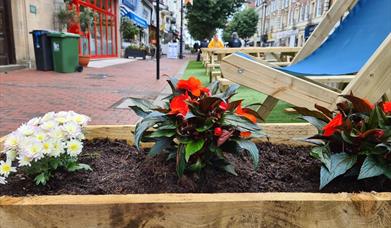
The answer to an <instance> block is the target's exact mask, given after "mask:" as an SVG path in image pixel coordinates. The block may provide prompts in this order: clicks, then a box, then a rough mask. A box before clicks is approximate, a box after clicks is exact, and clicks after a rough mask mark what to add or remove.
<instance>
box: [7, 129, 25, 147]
mask: <svg viewBox="0 0 391 228" xmlns="http://www.w3.org/2000/svg"><path fill="white" fill-rule="evenodd" d="M20 138H21V137H20V135H19V134H18V133H17V132H13V133H11V134H9V135H8V136H7V138H6V139H5V141H4V147H5V148H7V149H10V148H16V147H17V146H18V144H19V142H20Z"/></svg>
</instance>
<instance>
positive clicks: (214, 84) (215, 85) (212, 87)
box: [208, 80, 220, 95]
mask: <svg viewBox="0 0 391 228" xmlns="http://www.w3.org/2000/svg"><path fill="white" fill-rule="evenodd" d="M219 84H220V83H219V81H217V80H216V81H213V82H212V83H210V84H209V86H208V89H209V91H210V93H211V94H212V95H215V94H216V93H217V91H218V90H219Z"/></svg>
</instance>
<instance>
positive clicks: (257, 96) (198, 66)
mask: <svg viewBox="0 0 391 228" xmlns="http://www.w3.org/2000/svg"><path fill="white" fill-rule="evenodd" d="M192 75H193V76H196V77H197V78H198V79H200V80H201V81H202V83H203V85H205V86H206V85H208V84H209V77H208V76H207V75H206V72H205V68H204V67H203V66H202V63H201V62H197V61H190V62H189V64H188V66H187V68H186V71H185V73H184V75H183V79H187V78H189V77H190V76H192ZM233 99H234V100H239V99H244V101H243V105H248V104H252V103H260V102H261V103H262V102H263V101H264V100H265V99H266V95H264V94H262V93H259V92H257V91H255V90H253V89H250V88H247V87H244V86H241V87H240V88H239V89H238V94H236V95H235V96H234V97H233ZM289 107H291V106H290V105H289V104H287V103H285V102H282V101H280V102H278V104H277V106H276V107H275V108H274V109H273V111H272V113H271V114H270V115H269V116H268V118H267V119H266V122H268V123H296V122H303V121H302V120H300V119H299V118H298V115H296V114H290V113H286V112H285V111H284V109H286V108H289ZM256 108H257V107H256Z"/></svg>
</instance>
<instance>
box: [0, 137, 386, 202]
mask: <svg viewBox="0 0 391 228" xmlns="http://www.w3.org/2000/svg"><path fill="white" fill-rule="evenodd" d="M258 146H259V149H260V151H261V153H260V168H259V169H258V170H257V171H254V170H253V168H252V163H251V160H250V158H249V157H248V156H246V155H244V154H243V155H241V156H239V157H234V156H229V159H230V161H231V162H232V163H234V164H235V166H236V170H237V173H238V174H239V176H233V175H230V174H228V173H225V172H222V171H219V170H214V169H211V168H209V169H207V170H206V171H205V173H204V175H201V176H198V175H190V176H187V177H185V178H183V179H181V180H180V181H178V178H177V176H176V172H175V161H172V160H171V161H166V156H165V155H162V156H158V157H155V158H150V157H148V156H147V155H146V152H138V151H137V150H136V149H135V148H133V147H130V146H128V145H127V144H126V142H121V141H115V142H112V141H109V140H95V141H88V142H86V143H85V146H84V152H83V153H82V157H81V162H83V163H86V164H89V165H91V167H92V168H93V170H94V171H93V172H77V173H66V172H58V173H57V174H56V175H55V177H54V178H52V179H51V180H50V181H49V183H48V184H47V185H46V186H36V185H35V184H34V181H33V180H32V179H31V178H29V177H27V176H23V175H21V174H18V175H14V176H13V177H11V178H9V179H8V181H9V183H8V184H6V185H0V195H14V196H24V195H58V194H82V195H83V194H131V193H188V192H194V193H198V192H203V193H212V192H319V190H318V188H319V170H320V163H319V162H318V161H317V160H315V159H313V158H311V157H310V156H309V150H310V148H309V147H300V146H296V147H292V146H288V145H275V144H271V143H262V144H259V145H258ZM360 191H378V192H381V191H391V181H390V180H385V179H383V178H381V177H380V178H379V177H378V178H371V179H367V180H362V181H357V180H355V179H354V178H353V177H352V178H346V177H343V178H337V179H336V180H335V181H333V182H332V183H331V184H329V185H328V186H327V187H326V188H325V189H323V190H322V192H360Z"/></svg>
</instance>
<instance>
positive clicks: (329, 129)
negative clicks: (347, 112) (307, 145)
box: [323, 113, 343, 137]
mask: <svg viewBox="0 0 391 228" xmlns="http://www.w3.org/2000/svg"><path fill="white" fill-rule="evenodd" d="M342 124H343V116H342V114H341V113H338V114H337V115H336V116H335V117H334V119H332V120H331V121H330V122H329V123H328V124H327V125H326V126H324V127H323V131H324V132H323V136H326V137H328V136H332V135H333V134H334V132H335V130H337V128H338V127H340V126H342Z"/></svg>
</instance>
